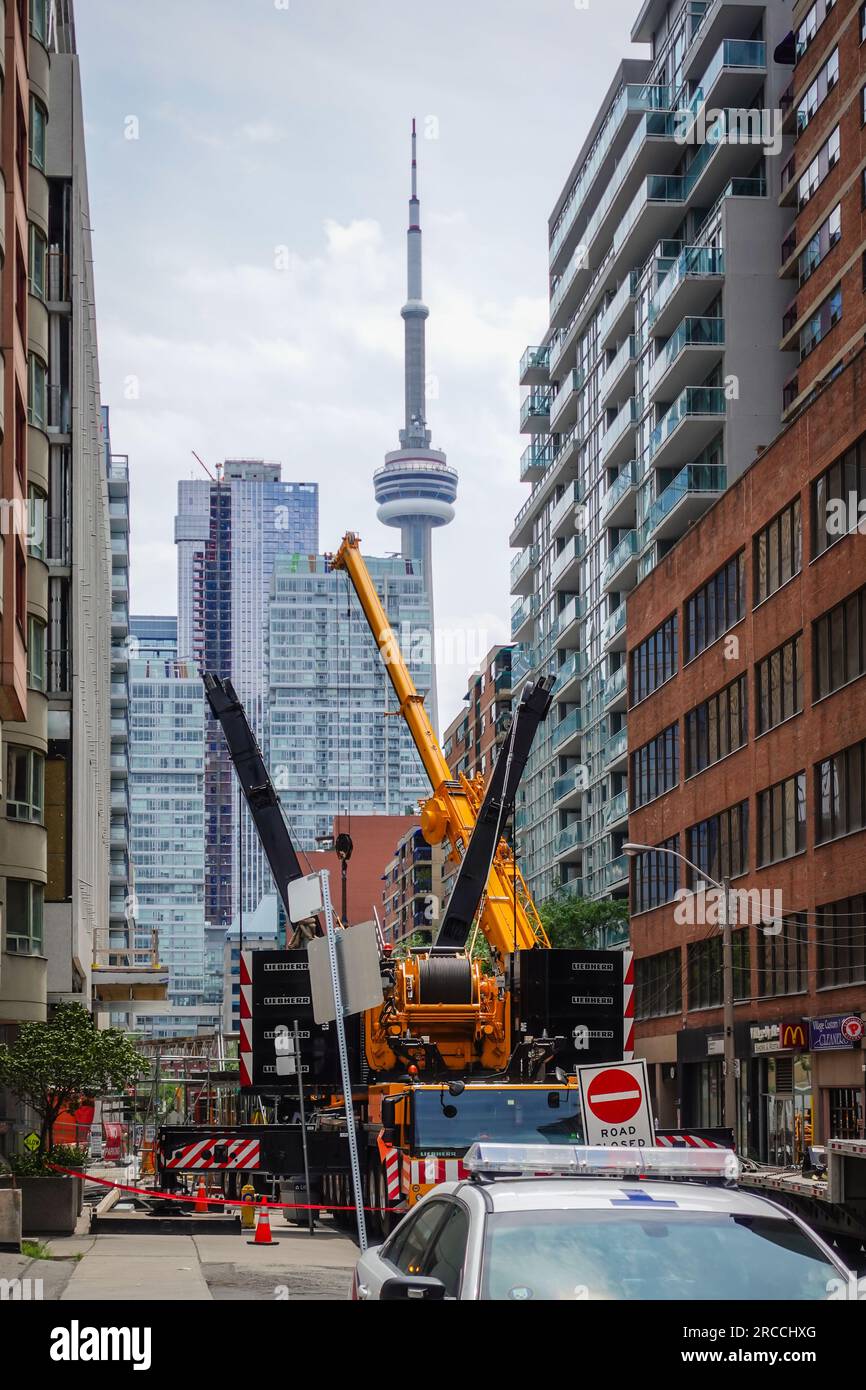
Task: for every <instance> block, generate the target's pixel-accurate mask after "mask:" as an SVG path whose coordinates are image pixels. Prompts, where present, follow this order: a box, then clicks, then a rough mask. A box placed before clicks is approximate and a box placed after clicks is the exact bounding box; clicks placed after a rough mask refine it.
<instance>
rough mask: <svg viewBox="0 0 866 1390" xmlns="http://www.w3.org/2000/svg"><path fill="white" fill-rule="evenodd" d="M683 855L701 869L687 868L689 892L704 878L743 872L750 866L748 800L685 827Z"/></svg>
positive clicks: (719, 877) (712, 878)
mask: <svg viewBox="0 0 866 1390" xmlns="http://www.w3.org/2000/svg"><path fill="white" fill-rule="evenodd" d="M686 858H687V859H690V860H691V861H692V863H693V864H695V865H697V867H698V869H699V870H700V873H699V874H698V873H696V872H695V870H694V869H692V868H688V869H687V871H686V874H687V878H688V885H689V888H690V889H691V890H692V892H694V891H695V890H696V889H697V887H698V885H699V883H703V882H704V881H706V882H710V883H711V882H713V881H714V882H716V883H721V881H722V879H724V878H736V877H737V875H738V874H744V873H746V871H747V870H748V867H749V803H748V801H740V802H738V804H737V805H736V806H728V807H727V808H726V809H725V810H724V811H719V812H718V813H717V814H716V815H714V816H709V817H708V818H707V819H706V820H702V821H699V822H698V824H697V825H692V826H690V827H689V829H688V830H687V831H686Z"/></svg>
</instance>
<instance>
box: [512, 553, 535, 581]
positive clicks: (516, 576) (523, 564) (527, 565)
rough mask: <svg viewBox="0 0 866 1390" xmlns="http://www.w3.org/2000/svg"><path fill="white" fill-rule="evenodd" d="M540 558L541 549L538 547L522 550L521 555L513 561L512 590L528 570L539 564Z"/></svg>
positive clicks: (516, 556)
mask: <svg viewBox="0 0 866 1390" xmlns="http://www.w3.org/2000/svg"><path fill="white" fill-rule="evenodd" d="M538 556H539V548H538V546H537V545H528V546H526V548H525V549H524V550H521V552H520V554H519V555H515V557H514V559H513V560H512V561H511V586H512V588H513V587H514V585H515V584H517V583H518V582H519V581H520V580H521V579H522V578H523V576H524V575H525V574H526V572H527V570H530V569H531V568H532V566H533V565H537V564H538Z"/></svg>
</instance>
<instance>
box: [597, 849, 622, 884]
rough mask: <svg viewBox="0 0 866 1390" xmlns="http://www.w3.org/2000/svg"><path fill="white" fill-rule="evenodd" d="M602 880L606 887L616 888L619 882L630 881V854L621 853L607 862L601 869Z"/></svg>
mask: <svg viewBox="0 0 866 1390" xmlns="http://www.w3.org/2000/svg"><path fill="white" fill-rule="evenodd" d="M601 881H602V884H603V886H604V887H605V888H614V887H615V886H616V885H617V884H619V883H625V882H627V881H628V856H627V855H625V854H620V855H619V856H618V857H617V858H616V859H611V861H610V863H608V864H605V866H604V868H603V869H602V871H601Z"/></svg>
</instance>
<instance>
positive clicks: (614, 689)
mask: <svg viewBox="0 0 866 1390" xmlns="http://www.w3.org/2000/svg"><path fill="white" fill-rule="evenodd" d="M627 702H628V666H627V664H626V662H623V663H622V665H621V666H618V667H617V669H616V670H615V671H614V673H613V675H611V676H608V677H607V679H606V680H605V682H604V697H603V707H604V710H605V712H606V713H607V714H613V713H615V712H616V711H618V710H621V709H625V707H626V704H627Z"/></svg>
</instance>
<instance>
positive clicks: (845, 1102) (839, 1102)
mask: <svg viewBox="0 0 866 1390" xmlns="http://www.w3.org/2000/svg"><path fill="white" fill-rule="evenodd" d="M828 1101H829V1119H830V1138H831V1139H862V1137H863V1102H862V1100H861V1098H860V1090H859V1088H858V1087H857V1086H831V1087H830V1088H829V1090H828Z"/></svg>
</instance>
